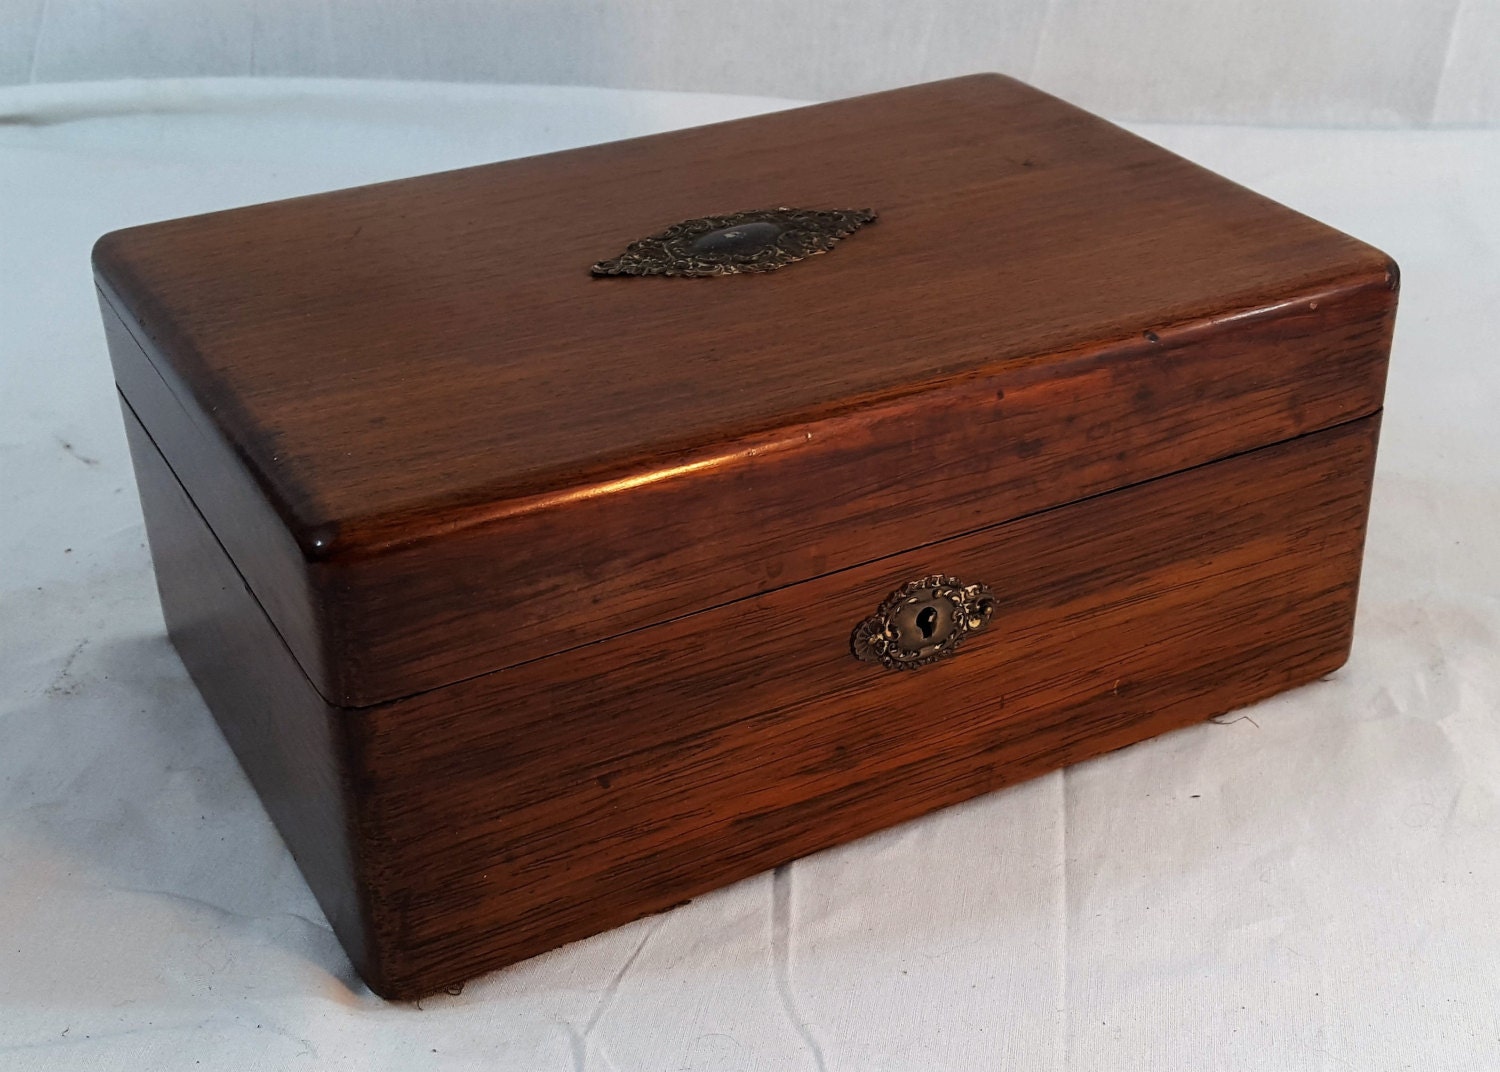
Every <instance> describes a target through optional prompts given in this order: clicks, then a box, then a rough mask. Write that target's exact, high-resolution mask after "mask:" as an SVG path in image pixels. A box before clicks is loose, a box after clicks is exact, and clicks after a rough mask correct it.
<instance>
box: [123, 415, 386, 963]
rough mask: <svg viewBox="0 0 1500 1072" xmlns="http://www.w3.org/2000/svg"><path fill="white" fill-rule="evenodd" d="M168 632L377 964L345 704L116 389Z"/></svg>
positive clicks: (335, 920) (244, 762) (317, 879)
mask: <svg viewBox="0 0 1500 1072" xmlns="http://www.w3.org/2000/svg"><path fill="white" fill-rule="evenodd" d="M120 408H121V410H122V411H123V412H124V417H125V433H126V437H127V438H128V440H129V442H130V457H131V461H132V463H133V464H134V467H135V481H136V486H137V487H138V488H139V489H140V496H141V506H142V508H143V511H144V513H145V516H146V533H147V536H148V538H149V539H150V541H151V559H152V562H153V564H154V565H155V567H156V584H157V588H158V590H159V591H160V593H161V605H162V613H163V615H164V616H165V617H166V621H167V633H168V635H169V636H170V637H171V639H172V644H173V646H174V647H175V648H176V649H177V653H178V654H179V655H180V656H182V661H183V664H184V665H185V666H186V667H187V669H188V672H189V673H190V674H191V675H192V678H193V684H195V685H196V686H197V687H198V691H199V692H200V693H202V695H203V699H204V700H205V701H206V702H207V704H208V706H209V709H210V710H211V711H212V712H213V714H214V718H215V719H216V720H217V722H218V723H219V727H220V729H222V730H223V731H224V736H225V738H226V739H227V740H228V741H229V745H230V747H231V748H233V749H234V752H235V755H236V756H237V757H238V758H239V761H240V764H241V766H243V767H244V769H245V773H246V774H248V775H249V777H250V781H251V783H252V784H254V786H255V791H256V793H258V794H259V796H260V799H261V802H262V803H263V804H264V805H265V808H266V811H267V812H268V813H269V814H270V816H271V820H272V821H273V822H274V823H275V824H276V828H277V829H278V830H279V831H280V832H281V836H282V839H283V840H284V841H285V842H286V844H287V847H288V848H289V849H290V850H291V853H292V855H293V857H295V858H296V860H297V865H298V867H300V868H301V869H302V873H303V875H304V876H306V878H307V883H308V885H309V886H310V887H311V888H312V891H313V893H314V895H315V896H316V897H317V898H318V903H319V904H321V905H322V907H323V912H324V914H325V915H326V916H327V917H328V921H329V923H330V925H331V926H332V927H333V929H334V931H335V932H336V933H337V934H338V936H339V940H340V941H341V942H342V943H343V945H344V948H345V949H346V950H347V951H348V953H349V956H350V958H351V959H352V960H353V961H354V963H355V965H356V966H359V967H360V968H361V970H364V969H365V966H367V965H370V964H372V963H373V961H372V957H373V955H374V951H373V950H372V949H371V948H370V946H369V943H368V940H367V935H366V931H367V925H368V920H369V914H368V905H367V903H366V901H365V896H366V890H365V885H364V880H363V877H362V875H361V874H360V870H359V864H360V861H359V850H358V848H357V847H356V845H355V843H354V839H353V836H352V835H353V833H354V829H355V827H354V809H353V806H352V799H351V796H350V793H349V791H348V790H349V783H350V779H351V776H352V773H353V771H352V768H351V767H350V764H349V756H348V735H347V733H346V728H347V725H348V723H347V719H346V717H345V716H346V712H342V711H340V710H338V709H337V708H334V707H331V706H330V705H329V704H327V703H326V702H325V701H324V700H323V698H322V697H320V696H319V695H318V693H317V691H316V690H315V689H313V687H312V685H311V683H310V682H309V681H308V679H307V677H306V675H304V674H303V673H302V672H301V670H300V668H299V667H298V666H297V664H296V662H295V660H294V659H293V658H292V655H291V653H290V651H288V650H287V648H286V646H285V645H284V644H283V643H282V642H281V639H280V637H278V636H277V634H276V631H275V629H274V628H272V626H271V622H270V620H269V619H268V618H267V617H266V615H265V612H264V610H263V609H262V608H261V606H260V604H258V603H257V602H256V601H255V598H254V596H253V595H252V594H251V593H250V591H249V589H248V588H247V587H246V586H245V582H244V579H243V578H241V577H240V575H239V573H238V572H237V571H236V570H235V568H234V564H233V563H232V562H231V561H230V560H229V557H228V555H226V554H225V553H224V549H223V547H222V546H221V545H220V544H219V542H218V541H217V540H216V539H215V538H214V535H213V533H212V532H211V531H210V530H209V528H208V525H207V524H206V523H205V522H204V520H203V515H202V514H200V513H199V512H198V510H197V509H196V508H195V507H194V506H193V503H192V500H190V499H189V498H188V496H187V493H186V492H185V491H184V490H183V488H182V485H181V484H180V483H179V482H178V480H177V478H176V476H175V475H174V474H173V472H172V470H171V467H170V466H168V465H167V463H166V460H165V459H164V458H163V457H162V455H161V452H160V451H159V450H158V449H157V447H156V444H155V443H154V442H152V440H151V436H150V435H149V434H148V433H147V431H146V429H145V428H144V427H142V425H141V422H140V420H139V419H138V418H137V417H136V415H135V413H134V411H132V410H131V408H130V405H129V403H127V402H126V401H125V400H124V398H123V397H122V398H121V402H120Z"/></svg>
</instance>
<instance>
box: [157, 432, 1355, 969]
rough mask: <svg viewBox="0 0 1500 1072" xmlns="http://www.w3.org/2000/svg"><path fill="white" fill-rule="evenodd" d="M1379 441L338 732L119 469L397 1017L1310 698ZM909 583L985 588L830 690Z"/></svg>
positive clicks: (1339, 615) (1296, 459)
mask: <svg viewBox="0 0 1500 1072" xmlns="http://www.w3.org/2000/svg"><path fill="white" fill-rule="evenodd" d="M1378 424H1379V417H1378V415H1375V416H1370V417H1365V418H1363V419H1360V420H1356V421H1353V422H1350V423H1346V424H1343V425H1339V426H1337V427H1335V428H1332V429H1328V430H1325V431H1321V432H1318V433H1314V434H1310V435H1307V436H1303V437H1300V438H1297V439H1294V440H1291V441H1289V442H1285V443H1281V444H1277V445H1274V446H1270V447H1266V448H1263V449H1260V450H1257V451H1253V452H1250V453H1245V454H1241V455H1238V456H1236V457H1234V458H1231V459H1228V460H1224V461H1221V462H1217V463H1214V464H1211V465H1206V466H1200V467H1197V468H1194V469H1191V470H1189V471H1186V472H1183V473H1180V474H1177V475H1173V476H1168V477H1164V478H1161V479H1157V480H1153V481H1150V482H1147V483H1143V484H1139V485H1136V486H1134V487H1130V488H1127V489H1124V490H1120V491H1117V492H1113V493H1109V494H1103V495H1099V496H1096V497H1093V498H1090V499H1087V500H1084V501H1081V502H1078V503H1074V504H1071V505H1068V506H1063V507H1059V508H1056V509H1052V510H1048V511H1044V512H1041V513H1038V514H1035V515H1032V516H1029V517H1026V518H1022V519H1019V520H1016V521H1013V522H1010V523H1008V524H1004V525H1000V526H997V527H994V528H991V529H987V530H985V531H983V532H979V533H975V534H971V535H968V536H964V537H960V538H956V539H951V540H947V541H944V542H941V543H938V544H934V545H931V546H927V547H923V548H919V549H915V550H912V551H909V552H905V553H902V554H899V555H895V556H891V557H889V558H885V559H881V560H879V561H876V562H872V563H868V564H866V565H863V566H859V567H857V568H853V569H846V570H841V571H837V572H833V573H830V574H829V575H827V576H824V577H821V578H819V579H816V580H813V581H809V582H807V583H805V584H801V585H797V586H793V587H786V588H782V589H779V590H776V591H772V592H768V593H765V594H762V595H759V596H755V597H751V598H747V599H743V600H740V601H737V602H735V603H733V604H730V605H727V606H723V607H719V608H715V609H711V610H705V611H702V612H700V613H698V614H695V615H691V616H688V617H685V618H682V619H679V620H676V621H673V622H669V623H666V624H663V625H659V626H656V627H654V628H651V629H646V630H642V631H639V632H635V633H631V634H628V635H623V636H619V637H616V638H614V639H611V640H607V641H604V642H602V643H598V644H593V645H589V646H586V647H582V648H579V649H577V650H575V651H572V652H569V653H566V654H563V655H559V656H556V657H554V658H551V659H545V660H539V661H536V662H532V663H529V664H526V665H523V666H519V667H515V668H512V669H509V670H504V671H500V672H496V673H491V674H488V675H485V676H483V677H479V678H476V679H473V680H470V681H466V682H462V683H459V684H456V685H453V686H450V687H448V688H445V689H441V690H436V691H432V692H428V693H424V694H422V695H420V696H415V697H410V698H407V699H403V700H398V701H394V702H391V703H386V704H380V705H376V706H373V707H367V708H362V709H343V710H339V709H335V708H332V707H330V706H329V705H328V704H327V703H326V702H325V701H324V700H323V699H322V698H321V697H320V696H319V695H318V693H317V691H316V690H315V689H314V688H313V686H312V685H311V683H310V682H309V681H308V680H307V679H306V678H305V677H304V676H303V675H302V674H301V672H300V669H299V668H298V666H297V664H296V662H295V660H294V659H293V657H292V655H291V653H290V651H289V650H288V649H287V647H286V646H285V645H284V644H283V643H281V642H280V639H279V638H278V637H277V636H276V634H275V632H274V630H273V629H272V627H271V625H270V623H269V621H268V620H267V619H266V618H265V616H264V615H263V614H262V613H261V612H260V610H259V608H258V606H257V605H256V603H255V600H254V598H253V596H252V595H251V594H250V592H249V591H248V589H246V587H245V586H244V585H243V584H242V583H241V582H240V581H239V578H238V576H237V574H236V572H235V570H234V568H233V565H232V564H231V563H230V561H229V559H228V557H227V555H225V553H224V551H223V549H222V548H221V547H220V546H219V544H218V543H217V541H216V540H215V539H214V537H213V535H212V533H211V532H210V531H209V530H208V527H207V526H206V524H205V523H204V522H203V520H202V518H201V517H200V516H199V515H197V514H196V513H195V512H194V511H193V509H192V507H191V504H190V503H189V502H188V500H187V498H186V496H185V494H184V493H183V492H182V490H181V488H180V487H178V486H176V484H175V481H174V480H173V479H172V477H171V475H170V473H169V471H168V470H167V469H166V467H165V465H164V464H163V463H162V461H161V459H160V456H159V455H157V454H156V452H155V449H154V446H153V445H152V444H151V442H150V440H149V439H148V438H147V437H146V436H144V435H143V434H142V433H141V432H140V430H139V429H138V428H137V429H135V430H134V431H133V434H132V440H131V442H132V449H133V451H134V452H135V457H136V462H137V465H138V467H140V470H139V471H140V472H141V473H142V486H143V489H150V490H149V491H148V494H147V507H148V512H149V513H150V514H151V515H152V516H153V518H154V519H153V521H152V523H151V541H152V553H153V555H154V556H155V558H156V562H157V568H158V572H159V575H160V576H162V577H163V578H164V579H163V583H162V596H163V600H164V602H165V603H166V604H167V608H168V620H169V621H170V622H171V623H172V629H173V639H174V641H175V642H176V643H177V645H178V647H179V650H181V651H182V653H183V657H184V660H185V661H186V662H187V663H188V665H189V667H190V669H191V670H192V672H193V675H194V679H195V680H196V681H197V682H198V683H199V686H200V688H202V689H203V691H204V694H205V696H206V697H207V698H208V700H209V703H210V706H211V707H212V708H213V709H214V711H215V714H216V716H217V717H218V719H219V720H220V723H221V724H222V725H223V726H224V728H225V732H226V736H227V737H228V738H229V740H230V742H231V743H232V744H233V745H234V746H235V748H236V751H237V752H238V754H239V755H240V757H241V760H242V761H243V762H244V763H245V765H246V767H247V769H248V770H249V771H250V773H251V776H252V779H253V780H254V781H255V782H256V784H257V786H258V787H259V788H260V789H261V791H262V792H263V793H264V794H265V795H266V797H267V800H268V804H269V806H270V808H271V811H272V814H273V817H274V818H275V819H276V821H277V823H278V825H279V826H280V827H281V829H282V831H283V833H284V834H285V835H286V837H287V840H288V842H289V844H291V845H292V846H293V850H294V852H296V854H297V856H298V859H299V861H300V862H301V863H302V864H303V868H304V871H305V873H306V874H307V876H308V879H309V882H310V883H311V884H312V885H313V888H314V890H315V892H317V894H318V896H319V898H320V900H321V901H322V902H323V904H324V905H325V907H327V908H329V912H330V917H331V918H332V919H333V922H334V925H335V928H336V929H337V930H338V932H339V934H340V936H341V938H343V939H344V941H345V943H346V945H347V946H348V947H349V949H350V952H351V955H352V956H353V957H354V958H355V962H356V964H357V966H358V967H359V969H360V971H361V972H362V973H363V974H364V976H365V978H366V979H367V980H369V982H370V983H371V985H372V986H373V987H375V989H376V990H377V991H378V992H379V993H382V994H384V995H387V996H392V997H415V996H419V995H421V994H423V993H427V992H430V991H433V990H437V989H439V988H442V987H444V986H448V985H450V984H453V983H456V982H460V981H462V980H463V979H465V978H467V977H469V976H472V975H474V974H476V973H479V972H482V971H486V970H489V969H492V968H496V967H500V966H502V965H504V964H506V963H510V962H512V961H515V960H517V959H520V958H523V957H527V956H530V955H533V954H536V953H539V952H542V951H544V950H546V949H549V948H552V947H554V946H556V945H559V944H562V943H564V942H567V941H571V940H574V939H577V938H581V937H584V936H586V935H589V934H593V933H596V932H597V931H599V930H603V929H605V928H608V927H611V926H616V925H618V924H621V923H623V922H626V921H628V920H630V919H633V918H636V917H638V916H641V915H643V914H647V913H651V912H655V911H660V910H663V909H666V908H669V907H671V906H673V905H675V904H678V903H680V902H682V901H683V900H685V899H688V898H691V897H693V896H695V895H697V894H699V893H701V892H704V891H706V890H709V889H712V888H715V887H717V886H720V885H723V884H725V883H727V882H731V881H734V880H736V879H739V878H742V877H745V876H747V875H751V874H754V873H756V872H758V871H760V870H763V869H765V868H768V867H772V866H775V865H777V864H780V863H783V862H785V861H787V860H790V859H793V858H795V857H797V856H800V855H803V854H805V853H808V852H813V851H816V850H818V849H821V848H824V847H827V846H830V845H835V844H839V843H841V842H844V841H847V840H849V839H851V838H856V837H859V836H861V835H863V834H866V833H869V832H872V831H874V830H878V829H881V828H883V827H886V826H889V825H891V824H893V823H897V822H901V821H904V820H906V819H910V818H913V817H915V816H918V815H921V814H924V813H926V812H928V811H930V810H932V809H935V808H939V807H942V806H945V805H948V804H952V803H955V802H957V801H960V800H964V799H967V798H969V797H972V796H974V795H977V794H980V793H984V792H988V791H991V790H994V789H997V788H1000V787H1002V786H1005V785H1009V784H1012V783H1014V782H1016V781H1019V780H1021V779H1024V778H1028V777H1031V776H1034V775H1037V774H1040V773H1043V772H1045V771H1048V770H1052V769H1055V768H1056V767H1058V766H1061V765H1063V764H1067V763H1072V762H1076V761H1079V760H1082V759H1086V758H1088V757H1090V756H1093V755H1097V754H1099V753H1102V752H1106V751H1109V750H1111V749H1114V748H1119V747H1122V746H1124V745H1127V744H1130V743H1133V742H1135V741H1139V740H1142V739H1144V738H1146V737H1149V736H1152V735H1154V734H1157V733H1161V732H1163V731H1166V730H1170V729H1173V728H1175V727H1179V726H1183V725H1186V724H1188V723H1192V722H1195V721H1199V720H1202V719H1204V718H1207V717H1210V716H1213V715H1215V714H1218V713H1221V712H1223V711H1226V710H1229V709H1231V708H1233V707H1236V706H1239V705H1241V704H1244V703H1248V702H1251V701H1253V700H1256V699H1259V698H1262V697H1265V696H1268V695H1271V694H1273V693H1275V692H1277V691H1280V690H1281V689H1284V688H1287V687H1289V686H1292V685H1297V684H1301V683H1303V682H1307V681H1312V680H1314V679H1316V678H1317V677H1319V676H1321V675H1323V674H1326V673H1328V672H1330V671H1332V670H1334V669H1336V668H1337V667H1338V666H1339V665H1341V664H1342V663H1343V661H1344V659H1345V657H1346V655H1347V652H1348V647H1349V642H1350V631H1351V628H1352V622H1353V615H1354V605H1355V597H1356V591H1357V587H1358V579H1359V570H1360V558H1361V549H1362V544H1363V536H1364V527H1365V518H1366V511H1367V508H1368V501H1369V491H1370V479H1371V472H1372V468H1373V464H1374V452H1375V443H1376V435H1377V430H1378ZM934 571H942V572H948V573H952V574H955V575H958V576H960V577H963V578H967V579H971V580H977V581H982V582H984V583H987V584H989V585H990V586H991V587H992V588H993V589H994V590H995V591H996V593H997V594H998V595H999V600H1000V605H999V609H998V610H997V613H996V615H995V619H994V621H993V623H992V624H991V625H990V627H989V628H988V629H987V630H986V631H985V632H984V633H982V634H980V635H978V636H976V637H974V638H972V639H971V640H970V641H969V642H968V644H967V645H966V647H965V648H964V649H963V650H962V651H960V652H959V653H958V654H957V655H956V656H955V657H954V658H952V659H950V660H947V661H946V662H944V663H940V664H938V665H934V666H931V667H926V668H923V669H921V670H917V671H915V672H911V673H897V672H893V671H887V670H883V669H881V668H879V667H876V666H872V665H870V664H868V663H861V662H858V661H856V660H855V659H854V658H853V656H852V655H851V654H850V652H849V646H848V645H849V633H850V630H851V629H852V628H853V627H854V625H855V624H857V622H858V621H859V620H861V619H862V618H863V617H864V616H866V615H868V614H869V613H871V611H873V610H874V608H875V607H876V606H877V605H878V604H879V603H880V601H881V600H882V599H883V598H884V597H885V595H886V594H887V593H888V592H889V591H890V590H892V589H893V588H895V587H897V586H899V585H900V584H901V583H902V582H904V581H906V580H909V579H912V578H914V577H918V576H922V575H924V574H928V573H931V572H934ZM226 655H228V656H229V657H228V658H226Z"/></svg>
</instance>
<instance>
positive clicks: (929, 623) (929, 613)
mask: <svg viewBox="0 0 1500 1072" xmlns="http://www.w3.org/2000/svg"><path fill="white" fill-rule="evenodd" d="M937 617H938V616H937V611H936V610H934V609H933V608H932V607H923V608H922V611H921V613H919V614H918V615H917V628H918V629H920V630H922V639H923V640H931V639H932V634H933V633H934V632H936V631H937Z"/></svg>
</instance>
